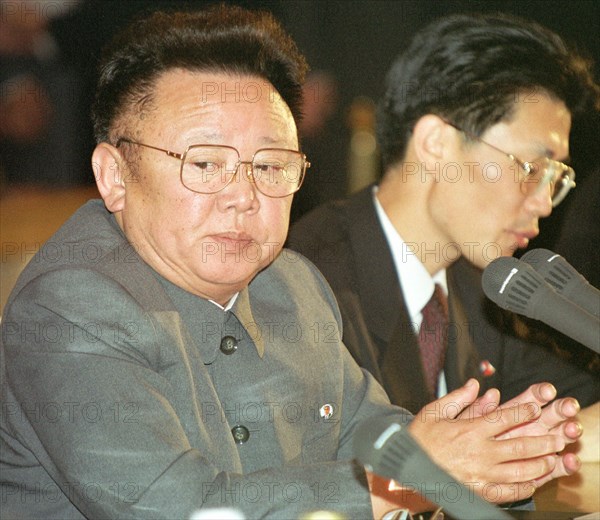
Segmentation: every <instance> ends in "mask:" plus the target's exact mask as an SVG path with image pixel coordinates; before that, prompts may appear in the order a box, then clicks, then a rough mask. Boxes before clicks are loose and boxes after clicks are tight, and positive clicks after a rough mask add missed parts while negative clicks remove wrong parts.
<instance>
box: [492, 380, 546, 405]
mask: <svg viewBox="0 0 600 520" xmlns="http://www.w3.org/2000/svg"><path fill="white" fill-rule="evenodd" d="M555 397H556V388H554V386H553V385H551V384H550V383H536V384H534V385H531V386H530V387H529V388H528V389H527V390H525V391H524V392H523V393H521V394H519V395H518V396H517V397H514V398H513V399H511V400H510V401H506V402H505V403H503V404H502V407H503V408H510V407H512V406H516V405H519V404H523V403H536V404H537V405H538V406H540V407H541V406H545V405H546V404H548V403H549V402H550V401H552V399H554V398H555Z"/></svg>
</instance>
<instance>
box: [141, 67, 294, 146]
mask: <svg viewBox="0 0 600 520" xmlns="http://www.w3.org/2000/svg"><path fill="white" fill-rule="evenodd" d="M143 112H145V113H144V114H140V117H139V123H141V126H142V127H144V129H142V132H143V133H146V132H145V131H144V130H145V129H150V130H152V131H159V132H160V133H163V132H168V130H171V131H174V132H188V131H190V132H192V133H198V132H204V133H208V134H210V133H211V132H212V133H223V132H226V131H229V132H231V131H238V130H239V131H247V130H248V128H249V127H252V128H254V127H258V128H259V129H261V130H263V131H268V132H273V133H275V134H278V135H277V136H276V137H278V138H285V137H286V136H285V135H279V134H289V133H291V134H293V136H295V133H296V126H295V123H294V119H293V117H292V114H291V111H290V110H289V107H288V106H287V104H286V103H285V101H284V100H283V99H282V98H281V96H280V95H279V93H278V92H277V90H276V89H275V87H273V85H272V84H271V83H269V82H268V81H266V80H265V79H263V78H259V77H256V76H241V75H234V74H227V73H212V72H192V71H187V70H180V69H174V70H170V71H167V72H165V73H163V74H162V75H161V76H160V77H159V78H158V79H157V80H156V82H155V85H154V89H153V93H152V96H151V97H150V98H149V101H148V102H147V103H146V107H145V109H144V110H143Z"/></svg>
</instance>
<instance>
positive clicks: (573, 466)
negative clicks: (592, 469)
mask: <svg viewBox="0 0 600 520" xmlns="http://www.w3.org/2000/svg"><path fill="white" fill-rule="evenodd" d="M579 468H581V460H579V457H578V456H577V455H575V454H574V453H565V454H564V455H562V456H558V457H557V460H556V465H555V466H554V469H553V470H552V472H551V473H549V474H548V475H543V476H542V477H540V478H537V479H535V480H534V484H535V486H536V487H540V486H543V485H544V484H545V483H546V482H549V481H550V480H552V479H555V478H560V477H565V476H568V475H572V474H573V473H575V472H577V471H579Z"/></svg>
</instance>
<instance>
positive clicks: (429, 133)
mask: <svg viewBox="0 0 600 520" xmlns="http://www.w3.org/2000/svg"><path fill="white" fill-rule="evenodd" d="M447 126H448V125H447V124H446V122H445V121H444V120H443V119H441V118H440V117H438V116H436V115H433V114H427V115H425V116H423V117H421V119H419V120H418V121H417V123H416V124H415V126H414V128H413V135H412V139H413V147H414V151H415V154H416V156H417V158H418V159H419V161H420V162H421V163H423V164H425V167H426V168H427V170H430V171H434V170H435V169H436V165H437V164H439V163H440V162H441V161H442V160H443V157H444V146H445V145H446V139H447V129H448V128H447Z"/></svg>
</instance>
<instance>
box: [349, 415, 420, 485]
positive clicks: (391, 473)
mask: <svg viewBox="0 0 600 520" xmlns="http://www.w3.org/2000/svg"><path fill="white" fill-rule="evenodd" d="M352 447H353V450H354V457H355V458H356V459H357V460H358V461H359V462H361V463H362V464H363V465H364V466H365V467H366V468H367V469H368V470H369V471H371V472H373V473H376V474H377V475H381V476H383V477H388V478H397V472H398V469H399V468H400V467H402V464H403V463H404V462H405V461H406V459H407V458H408V457H409V456H410V455H411V454H412V453H414V452H415V451H416V450H420V448H419V447H418V444H417V443H416V441H415V440H414V439H413V438H412V437H411V436H410V434H409V432H408V424H404V423H403V422H402V420H401V419H400V418H399V417H398V416H387V417H375V418H372V419H369V420H367V421H365V422H364V423H362V424H361V425H359V426H358V428H357V429H356V433H355V434H354V438H353V444H352Z"/></svg>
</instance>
